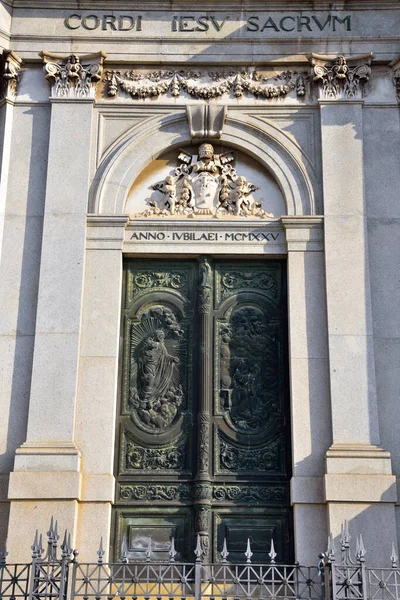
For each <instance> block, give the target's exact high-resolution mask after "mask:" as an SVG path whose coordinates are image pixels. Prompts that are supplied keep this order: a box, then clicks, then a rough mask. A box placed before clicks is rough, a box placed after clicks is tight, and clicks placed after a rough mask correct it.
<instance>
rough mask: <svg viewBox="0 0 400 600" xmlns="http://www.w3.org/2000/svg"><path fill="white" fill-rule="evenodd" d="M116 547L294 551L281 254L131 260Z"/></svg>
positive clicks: (162, 555) (148, 552) (211, 555)
mask: <svg viewBox="0 0 400 600" xmlns="http://www.w3.org/2000/svg"><path fill="white" fill-rule="evenodd" d="M123 312H124V314H123V320H124V322H123V344H124V346H123V366H122V382H121V402H120V414H119V421H118V434H117V446H118V447H117V452H116V455H117V460H116V476H117V494H116V503H115V506H114V518H113V528H114V536H113V539H114V556H115V558H118V557H120V556H121V547H122V548H123V549H124V550H123V551H124V552H126V554H127V556H128V557H129V558H130V559H132V560H146V558H147V557H149V558H150V559H151V560H162V561H163V560H168V551H169V548H170V543H171V538H172V537H173V538H174V543H175V549H176V551H177V556H176V557H175V559H176V560H184V561H192V560H193V558H194V555H193V550H194V547H195V544H196V541H197V539H198V536H199V539H200V544H201V549H202V551H203V558H204V559H205V560H210V561H214V562H219V561H220V560H221V551H222V548H223V542H224V539H226V541H227V549H228V552H229V556H228V560H229V561H232V562H242V561H243V560H244V552H245V550H246V544H247V539H248V538H250V540H251V549H252V552H253V558H252V560H253V561H260V562H264V561H265V560H267V559H268V556H267V555H268V552H269V551H270V544H271V539H272V538H273V540H274V544H275V549H276V551H277V554H278V560H279V562H281V561H284V562H286V561H290V560H292V559H293V556H292V536H291V510H290V498H289V479H290V424H289V423H290V422H289V414H288V385H287V380H288V374H287V370H288V369H287V304H286V273H285V263H284V262H283V261H277V260H276V261H247V260H235V261H232V260H222V259H213V258H211V257H201V258H199V259H196V260H179V261H178V260H173V259H171V260H160V259H157V260H153V259H147V260H136V259H135V260H129V261H127V262H126V263H125V294H124V307H123Z"/></svg>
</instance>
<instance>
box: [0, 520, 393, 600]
mask: <svg viewBox="0 0 400 600" xmlns="http://www.w3.org/2000/svg"><path fill="white" fill-rule="evenodd" d="M58 540H59V536H58V532H57V523H55V524H53V520H52V522H51V524H50V529H49V531H48V533H47V550H46V552H44V549H43V547H42V536H39V535H38V534H37V533H36V536H35V539H34V542H33V545H32V561H31V562H30V563H29V564H7V551H6V550H4V551H3V552H2V553H0V600H22V599H23V600H116V599H117V598H118V599H121V600H268V599H271V600H400V570H399V569H398V566H397V556H396V552H395V548H394V546H393V548H392V555H391V557H390V558H391V567H390V568H380V569H374V568H370V567H367V566H366V565H365V548H364V544H363V540H362V536H359V538H358V539H357V545H356V551H355V553H354V555H352V553H351V549H350V536H349V532H348V527H347V524H346V523H345V524H344V526H343V528H342V535H341V542H340V544H341V552H340V554H339V555H338V556H337V555H336V552H335V548H334V542H333V538H332V536H330V538H329V541H328V549H327V551H326V552H324V553H323V554H321V555H320V560H319V564H318V565H317V566H311V567H306V566H302V565H299V564H294V565H283V564H279V562H276V560H275V559H276V558H279V557H277V555H276V552H275V550H274V545H273V542H272V543H271V551H270V553H269V558H270V561H269V563H267V564H255V563H252V560H251V558H252V551H251V544H250V540H248V541H247V548H246V551H245V552H244V558H245V560H244V561H243V564H230V563H229V553H228V551H227V547H226V543H224V547H223V549H222V552H221V557H222V562H221V563H218V564H209V563H207V562H205V560H204V559H205V557H204V556H203V555H202V550H201V544H200V540H198V543H197V547H196V550H195V551H194V554H195V560H194V562H193V563H183V562H176V561H175V556H176V554H177V553H176V551H175V546H174V540H173V539H172V541H171V547H170V550H169V560H168V561H167V562H154V561H152V559H151V542H150V546H149V549H148V552H147V553H146V561H145V562H130V561H129V559H128V555H127V547H126V541H124V542H123V548H122V560H121V561H120V562H115V563H108V562H107V563H106V562H104V561H103V559H104V550H103V545H102V542H100V546H99V549H98V552H97V560H96V562H94V563H83V562H79V560H78V552H77V551H75V550H72V547H71V538H70V536H69V534H68V533H67V532H65V535H64V539H63V542H62V544H61V545H60V546H59V547H58Z"/></svg>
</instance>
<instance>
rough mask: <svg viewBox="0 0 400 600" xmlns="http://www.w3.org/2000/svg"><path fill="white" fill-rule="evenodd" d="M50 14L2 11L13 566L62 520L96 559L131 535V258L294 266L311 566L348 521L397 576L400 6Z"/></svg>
mask: <svg viewBox="0 0 400 600" xmlns="http://www.w3.org/2000/svg"><path fill="white" fill-rule="evenodd" d="M44 4H45V3H43V2H39V1H38V0H14V2H12V1H11V0H2V2H1V5H0V48H1V49H2V54H1V56H0V92H1V100H0V169H1V170H0V174H1V182H0V306H1V311H0V373H1V389H0V394H1V403H0V405H1V408H2V410H1V416H0V444H1V446H0V537H1V538H2V539H4V538H5V537H6V536H7V535H8V540H9V553H10V558H11V559H12V560H26V559H28V558H29V545H30V544H29V542H28V540H29V541H30V540H31V538H32V539H33V535H34V531H35V529H36V528H37V527H39V529H42V530H45V528H46V526H47V524H48V521H49V517H50V516H51V515H52V514H53V515H55V516H56V517H57V518H58V520H59V522H60V525H61V527H63V528H64V527H68V529H69V530H70V531H71V532H72V534H73V545H74V546H76V547H78V548H79V550H80V554H81V557H82V558H83V559H90V558H92V557H93V556H95V551H96V548H97V546H98V542H99V538H100V535H102V536H103V538H104V539H106V538H107V536H108V537H109V538H110V536H111V531H112V528H111V518H112V507H113V503H114V502H115V477H114V475H115V467H114V463H115V437H116V435H117V434H116V419H117V406H118V401H119V400H118V399H119V396H120V391H121V381H120V373H121V368H122V367H121V347H120V336H121V297H122V290H123V289H124V282H123V258H124V256H129V257H136V258H138V257H139V258H143V257H147V256H153V257H158V258H167V259H168V258H169V257H174V260H179V258H183V257H186V256H192V257H198V256H202V255H207V256H214V257H231V258H235V257H240V258H244V257H248V258H252V259H260V258H279V259H282V258H285V259H286V260H287V273H288V278H287V286H288V330H289V331H288V336H289V343H288V348H289V350H288V354H289V356H288V361H289V370H290V399H291V402H290V404H291V407H290V412H291V437H292V439H291V451H292V478H291V482H290V499H291V504H292V507H293V520H294V526H293V531H294V549H295V557H296V560H298V561H300V562H301V563H303V564H314V563H315V561H316V557H317V556H318V553H319V552H321V551H322V550H324V549H325V545H326V539H327V536H328V533H329V532H332V534H333V536H334V537H338V536H339V534H340V527H341V523H342V522H343V521H344V520H345V519H347V520H348V522H349V524H350V530H351V531H353V532H354V535H355V534H356V533H359V532H362V533H363V536H364V540H365V543H366V546H367V547H368V548H369V549H370V550H372V549H373V553H374V558H375V564H377V563H379V562H382V563H386V557H388V556H389V555H390V551H391V547H392V542H393V541H394V542H396V538H397V535H396V529H397V527H398V525H397V524H398V523H399V519H400V513H399V508H398V501H397V480H398V477H400V443H399V436H398V434H397V416H398V408H399V388H400V380H399V374H398V373H399V369H398V365H399V363H400V342H399V340H400V317H399V311H398V304H399V302H400V283H399V276H398V264H399V262H400V256H399V255H400V214H399V210H400V209H399V202H398V190H399V187H400V153H399V141H400V119H399V115H400V113H399V101H400V95H399V89H400V58H399V55H400V33H399V32H400V7H399V4H398V2H395V1H394V0H393V1H386V0H385V1H384V2H383V1H379V2H378V1H376V2H375V1H373V0H347V1H346V0H341V1H340V2H334V3H331V2H325V1H324V0H315V1H314V2H308V1H305V0H304V2H303V1H302V0H299V1H298V2H289V1H288V2H284V1H277V2H274V3H273V6H271V9H270V10H269V9H268V8H266V7H265V4H264V3H259V2H257V1H256V0H254V2H249V3H247V4H246V7H245V8H243V6H242V3H241V2H224V1H223V2H220V3H219V4H218V6H215V5H214V4H213V3H211V4H212V6H211V4H210V3H209V2H202V1H200V2H198V3H197V4H196V9H195V10H194V9H193V5H192V4H191V3H190V2H185V1H183V2H180V3H179V6H178V5H176V7H175V5H173V6H171V4H170V3H169V2H168V3H166V2H163V1H160V2H156V1H155V0H150V1H149V2H147V3H146V4H145V6H144V7H143V9H139V10H136V9H135V10H133V9H132V7H131V6H128V5H127V3H126V2H123V1H122V0H110V1H109V2H108V3H107V6H106V7H105V4H104V3H103V2H100V1H97V0H96V1H92V2H90V3H89V2H88V3H85V2H83V3H79V7H78V4H77V3H75V2H71V3H69V4H68V3H67V4H68V5H67V6H66V7H65V6H64V5H63V6H61V3H57V2H56V1H52V2H47V3H46V6H45V5H44ZM392 236H393V237H392ZM398 259H399V260H398ZM205 288H207V285H205ZM203 291H204V290H203ZM206 292H207V290H206ZM206 292H205V293H206ZM206 300H207V299H206ZM200 470H201V469H200ZM203 500H204V499H203ZM205 500H206V501H208V499H207V498H206V499H205ZM199 506H201V503H200V504H199ZM203 506H204V504H203ZM198 510H200V509H198ZM21 524H22V525H21ZM105 546H106V547H108V544H105Z"/></svg>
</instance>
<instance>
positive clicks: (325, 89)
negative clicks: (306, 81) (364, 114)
mask: <svg viewBox="0 0 400 600" xmlns="http://www.w3.org/2000/svg"><path fill="white" fill-rule="evenodd" d="M309 60H310V62H311V64H312V78H313V81H314V82H316V83H317V85H318V90H319V96H320V100H343V99H346V100H347V99H361V98H363V97H364V95H365V92H366V85H367V83H368V81H369V79H370V77H371V66H370V65H371V60H372V54H364V55H361V56H354V57H352V58H346V57H344V56H337V57H336V58H332V57H330V56H325V55H319V54H312V55H311V57H310V59H309Z"/></svg>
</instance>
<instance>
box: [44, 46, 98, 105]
mask: <svg viewBox="0 0 400 600" xmlns="http://www.w3.org/2000/svg"><path fill="white" fill-rule="evenodd" d="M40 55H41V57H42V58H43V62H44V72H45V74H46V79H47V81H48V82H49V83H50V85H51V96H50V97H51V98H73V99H77V100H79V99H82V98H94V96H95V88H96V84H97V82H98V81H100V79H101V76H102V73H103V61H104V59H105V57H106V56H107V55H106V54H105V53H104V52H98V53H96V54H86V55H85V56H81V57H79V56H78V55H77V54H70V55H69V56H67V57H63V56H60V55H58V54H51V53H49V52H41V53H40Z"/></svg>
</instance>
